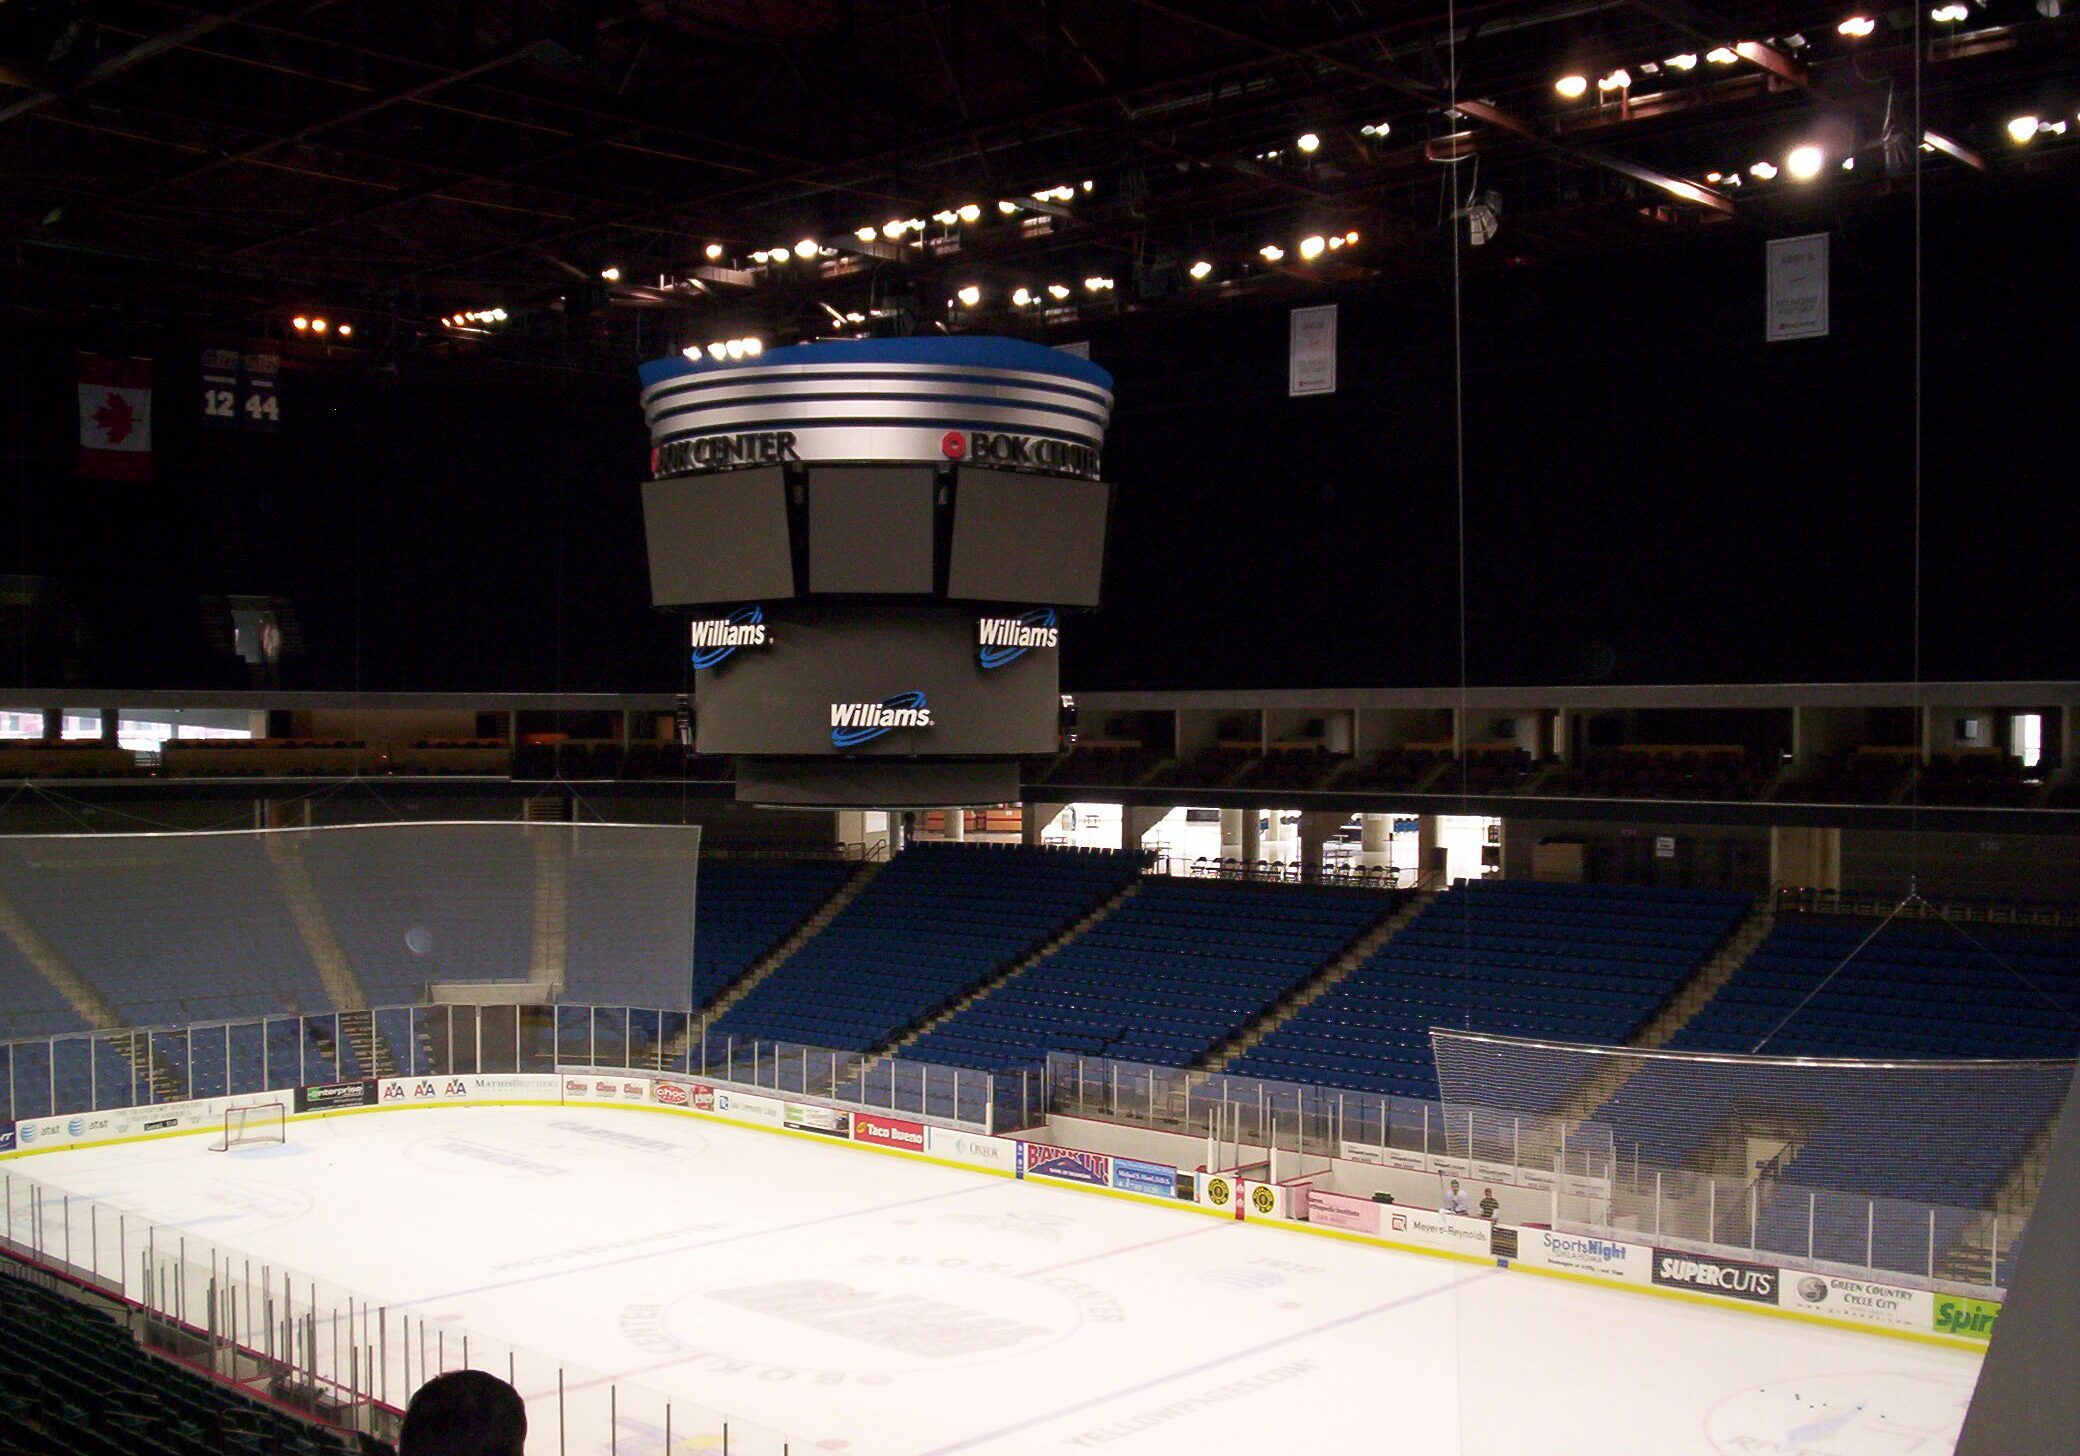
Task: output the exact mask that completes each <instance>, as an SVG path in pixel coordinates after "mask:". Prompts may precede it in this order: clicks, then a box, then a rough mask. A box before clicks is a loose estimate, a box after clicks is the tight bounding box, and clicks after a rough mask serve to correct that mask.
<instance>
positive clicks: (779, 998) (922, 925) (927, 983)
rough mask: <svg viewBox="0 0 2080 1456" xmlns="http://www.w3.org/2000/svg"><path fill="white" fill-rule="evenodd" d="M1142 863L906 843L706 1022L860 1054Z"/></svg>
mask: <svg viewBox="0 0 2080 1456" xmlns="http://www.w3.org/2000/svg"><path fill="white" fill-rule="evenodd" d="M1139 866H1140V857H1139V856H1138V855H1128V854H1125V853H1121V852H1118V851H1111V852H1094V851H1086V850H1061V849H1040V848H1035V847H1029V846H1022V845H1005V846H997V845H948V844H934V843H925V844H916V845H912V846H911V847H910V848H908V849H906V850H904V851H903V852H902V853H901V854H899V855H897V856H896V858H895V859H894V860H892V861H890V863H889V866H888V868H887V869H885V870H883V871H881V873H880V874H878V875H877V876H875V878H874V879H873V881H872V882H870V883H869V884H868V885H867V887H866V888H865V889H864V890H862V891H861V892H860V894H859V896H858V897H857V898H856V899H854V900H853V901H852V902H851V903H850V904H848V905H847V906H846V907H845V908H844V909H843V910H841V911H839V912H838V914H837V915H836V916H834V917H833V918H832V919H831V922H830V923H829V924H828V925H826V926H824V927H823V929H822V930H820V931H818V932H817V933H816V935H815V936H814V937H812V938H811V939H810V940H809V942H808V943H807V944H806V945H804V946H802V948H801V949H800V950H798V951H796V952H795V953H794V954H793V955H792V956H790V957H789V958H788V960H787V961H786V962H785V963H784V964H782V965H781V966H780V967H779V968H778V969H776V970H775V971H774V972H773V973H772V974H771V975H770V976H768V977H767V978H766V979H765V980H764V981H762V982H760V983H759V985H758V986H756V987H754V988H753V989H752V991H751V992H750V993H749V994H748V995H746V996H745V997H744V999H743V1000H742V1001H739V1002H738V1003H737V1004H736V1005H735V1006H733V1007H731V1008H730V1010H729V1011H727V1012H726V1013H724V1014H723V1016H722V1017H721V1018H720V1019H718V1020H717V1022H716V1023H715V1027H714V1029H715V1030H716V1031H717V1032H720V1033H723V1034H726V1035H731V1036H740V1037H760V1038H767V1039H771V1040H775V1041H787V1042H799V1043H803V1044H806V1045H810V1046H828V1047H839V1048H844V1049H848V1050H864V1049H866V1048H868V1047H871V1046H873V1045H875V1044H876V1043H878V1042H881V1041H885V1040H886V1039H887V1038H889V1037H890V1036H892V1035H893V1034H894V1033H895V1032H897V1031H900V1030H901V1029H902V1028H903V1027H905V1026H908V1025H910V1024H911V1023H912V1022H915V1021H917V1020H918V1019H919V1018H921V1017H923V1016H926V1015H928V1014H929V1013H931V1012H933V1011H936V1010H938V1009H939V1008H940V1007H942V1006H944V1005H945V1004H946V1003H947V1002H949V1001H951V1000H953V999H954V998H955V997H957V996H959V995H961V994H962V993H963V992H965V991H967V990H968V989H969V988H970V987H972V986H974V985H975V984H976V983H977V982H978V981H981V980H983V979H984V978H985V977H987V976H989V975H991V974H992V973H994V972H995V971H997V970H999V969H1001V968H1002V967H1004V966H1005V965H1007V964H1009V963H1010V962H1011V961H1013V960H1015V959H1017V958H1018V957H1019V956H1021V955H1024V954H1026V953H1027V952H1029V951H1031V950H1032V949H1033V948H1035V947H1036V946H1038V945H1040V944H1041V943H1042V942H1044V941H1045V940H1046V939H1047V938H1048V937H1049V936H1051V935H1054V934H1057V933H1058V932H1060V931H1062V930H1064V929H1066V928H1067V927H1068V926H1070V925H1071V924H1073V923H1074V922H1075V921H1077V920H1078V919H1080V918H1081V917H1083V916H1084V915H1086V914H1088V913H1089V912H1090V910H1091V909H1092V908H1094V907H1095V906H1096V905H1097V904H1099V902H1101V901H1102V900H1104V899H1105V898H1106V897H1107V896H1109V895H1111V894H1113V893H1114V892H1115V891H1117V890H1118V889H1120V888H1121V887H1122V886H1123V885H1124V884H1125V883H1126V882H1127V881H1128V880H1129V879H1131V878H1132V877H1133V876H1134V875H1135V874H1137V873H1138V872H1139Z"/></svg>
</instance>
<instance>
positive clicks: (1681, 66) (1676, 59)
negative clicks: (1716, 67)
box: [1668, 51, 1697, 71]
mask: <svg viewBox="0 0 2080 1456" xmlns="http://www.w3.org/2000/svg"><path fill="white" fill-rule="evenodd" d="M1668 68H1669V69H1670V70H1671V71H1694V70H1696V69H1697V52H1696V51H1684V52H1683V53H1682V54H1681V55H1679V56H1670V57H1669V58H1668Z"/></svg>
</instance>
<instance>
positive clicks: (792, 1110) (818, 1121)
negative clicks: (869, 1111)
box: [780, 1102, 852, 1141]
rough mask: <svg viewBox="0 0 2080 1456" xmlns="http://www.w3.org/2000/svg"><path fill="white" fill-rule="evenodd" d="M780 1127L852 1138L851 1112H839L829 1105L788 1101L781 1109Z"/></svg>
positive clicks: (847, 1138) (826, 1135)
mask: <svg viewBox="0 0 2080 1456" xmlns="http://www.w3.org/2000/svg"><path fill="white" fill-rule="evenodd" d="M780 1125H781V1126H782V1127H790V1128H793V1129H794V1130H795V1131H796V1132H817V1133H822V1134H823V1135H824V1136H825V1137H834V1138H844V1139H846V1140H847V1141H850V1140H851V1138H852V1114H851V1113H849V1112H839V1111H838V1110H837V1109H835V1108H831V1107H817V1106H814V1105H811V1104H808V1103H801V1102H789V1103H786V1104H785V1105H784V1107H783V1109H782V1112H781V1117H780Z"/></svg>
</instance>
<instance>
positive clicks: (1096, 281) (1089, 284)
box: [1083, 274, 1113, 293]
mask: <svg viewBox="0 0 2080 1456" xmlns="http://www.w3.org/2000/svg"><path fill="white" fill-rule="evenodd" d="M1083 286H1084V287H1085V288H1086V289H1088V290H1089V291H1090V292H1092V293H1103V292H1105V291H1106V290H1107V289H1109V288H1111V287H1113V282H1112V280H1111V279H1110V278H1107V277H1104V276H1103V275H1102V274H1101V275H1098V276H1095V277H1091V278H1086V279H1084V280H1083Z"/></svg>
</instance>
